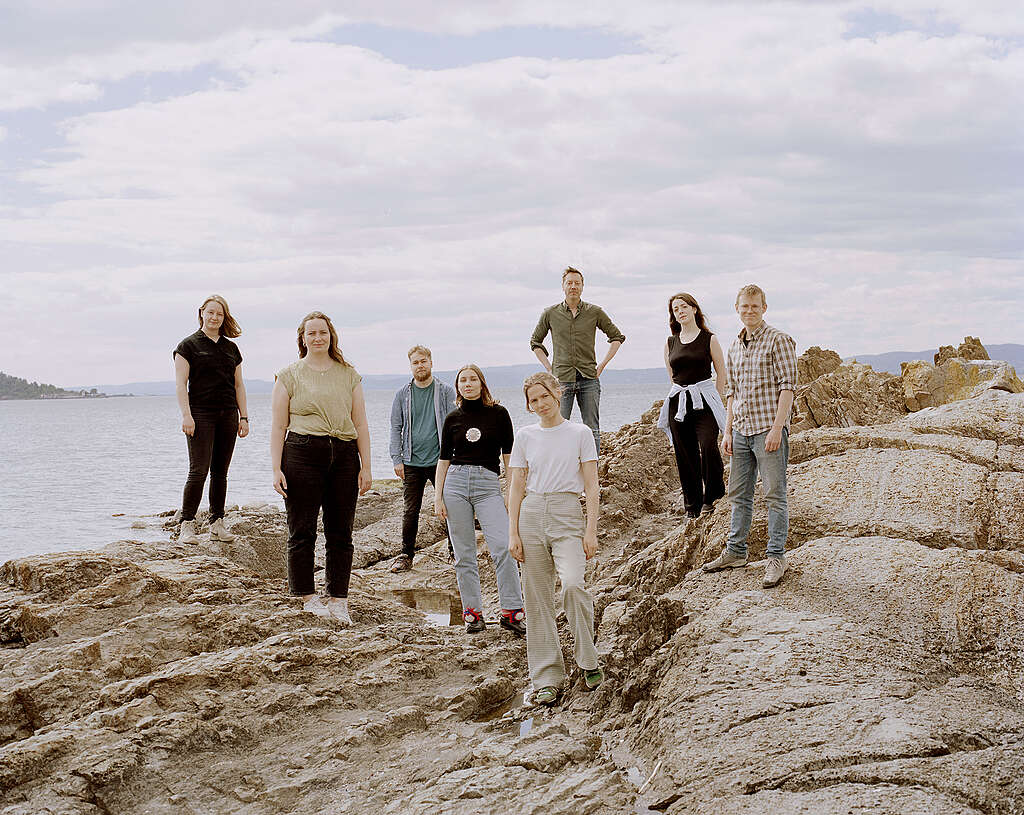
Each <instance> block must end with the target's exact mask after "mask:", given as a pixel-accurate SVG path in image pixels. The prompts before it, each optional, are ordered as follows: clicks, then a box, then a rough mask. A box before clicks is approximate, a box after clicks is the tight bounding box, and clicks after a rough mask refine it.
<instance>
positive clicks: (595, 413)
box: [560, 371, 601, 453]
mask: <svg viewBox="0 0 1024 815" xmlns="http://www.w3.org/2000/svg"><path fill="white" fill-rule="evenodd" d="M560 384H561V386H562V418H563V419H568V418H570V417H571V416H572V400H573V398H574V397H575V399H576V401H577V402H578V403H579V406H580V418H582V419H583V424H585V425H586V426H587V427H589V428H590V429H591V430H592V431H593V433H594V444H596V445H597V452H598V453H600V452H601V380H600V379H586V378H585V377H583V376H581V375H580V373H579V371H577V372H576V379H575V380H574V381H572V382H562V383H560Z"/></svg>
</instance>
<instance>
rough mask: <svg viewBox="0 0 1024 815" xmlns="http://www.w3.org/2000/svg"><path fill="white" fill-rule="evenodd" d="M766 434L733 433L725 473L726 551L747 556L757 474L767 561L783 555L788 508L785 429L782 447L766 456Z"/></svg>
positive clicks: (787, 442) (787, 430) (786, 435)
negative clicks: (728, 514) (728, 516)
mask: <svg viewBox="0 0 1024 815" xmlns="http://www.w3.org/2000/svg"><path fill="white" fill-rule="evenodd" d="M767 436H768V431H767V430H766V431H765V432H764V433H757V434H756V435H753V436H744V435H741V434H740V433H737V432H735V431H733V434H732V465H731V467H730V470H729V501H730V502H731V503H732V521H731V523H730V524H729V538H728V541H727V542H726V548H727V549H728V550H729V552H731V553H732V554H734V555H738V556H740V557H743V556H744V555H746V554H747V534H748V533H749V532H750V521H751V518H752V517H753V514H754V487H755V486H756V485H757V474H758V472H760V473H761V488H762V490H763V492H764V502H765V504H766V505H767V506H768V548H767V554H768V556H769V557H782V556H783V555H784V554H785V553H786V537H787V536H788V535H789V507H788V504H787V502H786V465H787V464H788V463H789V429H788V428H783V429H782V443H781V444H780V445H779V449H778V450H774V451H773V452H771V453H769V452H768V451H767V450H765V449H764V441H765V438H767Z"/></svg>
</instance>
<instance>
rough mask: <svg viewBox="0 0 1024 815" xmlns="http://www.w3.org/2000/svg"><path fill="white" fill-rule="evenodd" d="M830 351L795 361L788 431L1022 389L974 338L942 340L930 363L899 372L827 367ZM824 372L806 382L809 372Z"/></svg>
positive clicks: (878, 420) (892, 416)
mask: <svg viewBox="0 0 1024 815" xmlns="http://www.w3.org/2000/svg"><path fill="white" fill-rule="evenodd" d="M828 355H832V357H834V358H835V359H838V354H836V353H835V352H834V351H822V350H821V349H820V348H818V347H817V346H815V347H812V348H809V349H808V350H807V351H806V352H805V353H804V354H802V355H801V356H800V358H799V359H798V360H797V368H798V371H799V372H800V377H799V382H800V385H799V387H798V388H797V391H796V399H795V406H796V418H795V421H794V423H793V431H794V432H798V431H800V430H809V429H811V428H814V427H853V426H856V425H867V424H883V423H886V422H891V421H895V420H896V419H898V418H899V417H900V416H903V415H906V414H907V413H912V412H914V411H917V410H921V409H922V408H926V407H937V406H939V405H945V404H948V403H949V402H955V401H957V400H958V399H970V398H973V397H975V396H979V395H981V394H982V393H984V392H985V391H987V390H990V389H994V390H1001V391H1007V392H1009V393H1021V392H1024V383H1022V382H1021V381H1020V379H1018V377H1017V373H1016V371H1015V370H1014V369H1013V368H1012V367H1011V366H1009V365H1007V364H1006V363H1005V362H991V361H988V352H987V351H986V350H985V347H984V346H983V345H982V344H981V342H980V341H979V340H978V338H977V337H964V341H963V342H962V343H961V344H960V347H959V349H957V350H955V351H954V350H953V347H952V346H950V345H944V346H942V348H940V349H939V353H938V354H936V355H935V364H934V365H932V364H930V363H928V362H924V361H923V360H918V361H915V362H904V363H902V365H901V374H900V376H893V375H892V374H890V373H887V372H885V371H875V370H873V369H872V368H871V366H870V365H863V364H861V363H858V362H857V361H856V360H853V361H850V362H843V363H841V364H838V365H835V366H832V367H831V369H829V370H826V368H827V367H828V362H826V360H829V361H830V360H832V357H829V356H828ZM816 371H825V372H824V373H822V374H820V375H818V376H817V377H815V378H813V379H811V380H809V381H806V382H805V379H804V375H805V374H804V372H807V376H810V375H811V374H813V373H814V372H816Z"/></svg>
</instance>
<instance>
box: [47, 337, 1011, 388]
mask: <svg viewBox="0 0 1024 815" xmlns="http://www.w3.org/2000/svg"><path fill="white" fill-rule="evenodd" d="M985 347H986V348H987V349H988V353H989V356H991V357H992V359H999V360H1005V361H1006V362H1009V363H1010V364H1011V365H1013V366H1014V367H1015V368H1016V369H1017V373H1018V374H1019V375H1024V345H1016V344H1013V343H1009V344H1005V345H986V346H985ZM937 350H938V349H937V348H931V349H929V350H927V351H890V352H889V353H886V354H864V355H862V356H856V357H847V359H856V360H857V361H858V362H864V363H866V364H868V365H870V366H871V367H872V368H874V369H875V370H876V371H889V372H891V373H894V374H898V373H899V372H900V363H901V362H909V361H910V360H914V359H923V360H926V361H928V362H931V361H932V359H933V357H934V356H935V353H936V351H937ZM539 370H541V368H540V364H539V363H532V364H526V365H494V366H491V367H486V366H485V367H484V375H485V376H486V377H487V384H488V385H490V386H491V387H492V388H516V387H519V386H520V385H522V384H523V380H524V379H525V378H526V377H527V376H529V375H530V374H532V373H535V372H536V371H539ZM434 376H436V377H437V378H438V379H440V380H441V381H442V382H447V383H449V384H454V381H455V371H454V370H447V371H434ZM409 379H410V374H408V373H401V374H364V375H363V387H364V388H366V389H367V390H396V389H398V388H400V387H402V385H404V384H405V383H406V382H408V381H409ZM601 381H602V382H605V383H607V384H609V385H657V384H660V383H663V382H667V381H668V376H667V374H666V373H665V369H664V368H614V367H612V368H608V369H607V370H606V371H605V372H604V374H603V375H602V376H601ZM50 387H52V386H50ZM90 387H91V386H90ZM95 387H96V390H98V391H100V392H105V393H118V394H120V393H128V394H133V395H134V396H174V382H173V381H172V380H166V381H162V382H125V383H122V384H119V385H97V386H95ZM273 387H274V383H273V382H272V381H269V380H266V379H246V380H245V388H246V390H247V391H248V392H249V393H270V391H271V390H272V389H273ZM88 389H89V388H88V387H87V388H85V390H88ZM71 390H74V391H79V390H82V389H81V388H77V387H76V388H73V389H71ZM76 395H77V394H76Z"/></svg>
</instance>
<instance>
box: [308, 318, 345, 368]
mask: <svg viewBox="0 0 1024 815" xmlns="http://www.w3.org/2000/svg"><path fill="white" fill-rule="evenodd" d="M310 320H323V321H324V322H325V323H327V330H328V331H330V332H331V344H330V346H329V347H328V348H327V355H328V356H329V357H330V358H331V359H333V360H334V361H335V362H340V363H341V364H342V365H345V366H347V367H349V368H351V367H352V366H351V365H349V364H348V363H347V362H346V361H345V357H343V356H342V355H341V349H340V348H339V347H338V332H337V331H335V330H334V323H332V322H331V318H330V317H328V316H327V315H326V314H324V313H323V312H322V311H311V312H309V314H307V315H306V316H305V317H303V318H302V322H301V323H299V330H298V342H299V359H302V358H303V357H304V356H306V354H307V353H308V351H309V349H308V348H306V343H305V342H303V340H302V335H303V334H305V333H306V323H308V322H309V321H310Z"/></svg>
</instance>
